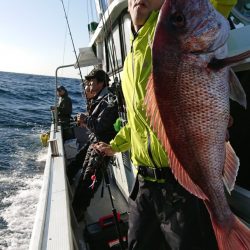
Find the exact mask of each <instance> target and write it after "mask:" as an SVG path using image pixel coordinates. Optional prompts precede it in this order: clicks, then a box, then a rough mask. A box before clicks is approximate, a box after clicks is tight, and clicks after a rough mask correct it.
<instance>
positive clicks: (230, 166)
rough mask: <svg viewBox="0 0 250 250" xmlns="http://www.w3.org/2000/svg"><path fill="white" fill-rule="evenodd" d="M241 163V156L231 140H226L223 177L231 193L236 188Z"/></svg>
mask: <svg viewBox="0 0 250 250" xmlns="http://www.w3.org/2000/svg"><path fill="white" fill-rule="evenodd" d="M239 165H240V161H239V158H238V157H237V155H236V154H235V152H234V150H233V148H232V146H231V144H230V143H229V142H226V161H225V166H224V169H223V173H222V179H223V182H224V185H225V187H226V189H227V191H228V192H229V193H231V191H232V190H233V189H234V185H235V180H236V176H237V173H238V170H239Z"/></svg>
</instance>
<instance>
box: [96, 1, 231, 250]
mask: <svg viewBox="0 0 250 250" xmlns="http://www.w3.org/2000/svg"><path fill="white" fill-rule="evenodd" d="M211 2H212V4H213V5H214V6H215V7H216V8H217V10H219V11H220V12H221V13H222V14H223V15H224V16H225V17H227V16H228V14H229V13H230V10H231V8H232V7H233V6H234V5H235V4H236V0H211ZM162 3H163V0H141V1H137V0H128V9H129V12H130V15H131V19H132V35H131V50H130V52H129V53H128V55H127V57H126V60H125V63H124V69H123V75H122V90H123V94H124V98H125V101H126V108H127V117H128V123H127V124H126V125H125V126H124V127H123V128H122V129H121V130H120V131H119V133H118V134H117V136H116V137H115V138H114V139H113V140H112V141H111V142H110V144H109V145H108V144H105V143H99V144H98V145H97V146H96V148H97V149H98V150H99V151H101V152H103V153H105V154H106V155H114V153H116V152H124V151H127V150H131V160H132V162H133V165H134V166H135V168H136V171H137V178H136V182H135V185H134V188H133V190H132V192H131V195H130V199H129V210H130V215H129V232H128V240H129V246H128V249H140V250H151V249H152V250H154V249H159V248H160V247H162V245H161V242H162V238H163V237H164V238H165V243H164V247H163V249H185V250H192V249H209V250H213V249H217V246H216V241H215V238H214V235H213V233H212V229H211V228H209V227H208V228H206V227H203V225H204V224H206V223H209V225H210V221H209V219H208V218H207V214H205V213H206V212H205V210H204V208H203V207H202V206H203V205H202V204H201V203H199V202H198V199H197V198H196V197H194V196H192V195H191V194H189V193H188V192H187V191H185V190H184V189H183V188H182V187H181V186H180V185H179V184H178V183H177V182H176V180H175V179H174V177H173V175H172V174H171V172H170V171H169V163H168V157H167V155H166V153H165V150H164V149H163V147H162V145H161V144H160V142H159V140H158V139H157V136H156V134H155V133H154V132H153V131H152V129H151V127H150V124H149V121H148V119H147V118H146V112H145V109H144V107H143V103H144V97H145V93H146V85H147V81H148V77H149V75H150V73H151V65H152V62H151V60H152V57H151V48H150V45H149V41H152V40H153V36H154V31H155V27H156V22H157V18H158V13H159V11H158V10H159V9H160V7H161V5H162ZM203 215H204V216H203ZM203 217H204V218H206V219H205V220H204V218H203ZM201 218H202V221H201ZM201 225H202V227H201ZM199 227H200V228H199ZM210 227H211V225H210ZM209 230H211V231H209Z"/></svg>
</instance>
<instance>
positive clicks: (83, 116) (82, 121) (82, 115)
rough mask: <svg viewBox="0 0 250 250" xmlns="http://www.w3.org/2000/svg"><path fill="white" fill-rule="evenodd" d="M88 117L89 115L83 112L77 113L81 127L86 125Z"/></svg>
mask: <svg viewBox="0 0 250 250" xmlns="http://www.w3.org/2000/svg"><path fill="white" fill-rule="evenodd" d="M86 117H87V116H86V115H85V114H83V113H81V114H77V116H76V121H77V124H78V126H79V127H86V123H85V119H86Z"/></svg>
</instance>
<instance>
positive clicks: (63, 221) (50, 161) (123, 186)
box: [29, 0, 250, 250]
mask: <svg viewBox="0 0 250 250" xmlns="http://www.w3.org/2000/svg"><path fill="white" fill-rule="evenodd" d="M95 4H96V10H97V13H98V16H99V22H98V23H95V22H91V23H89V25H88V27H89V31H90V34H91V39H90V42H89V47H86V48H80V49H79V55H78V57H77V62H76V63H74V64H72V65H66V66H62V67H59V68H58V69H57V70H56V77H57V73H58V71H59V70H60V68H63V67H72V66H74V67H86V66H95V67H98V68H102V69H104V70H105V71H106V72H108V73H109V75H110V78H111V79H112V81H111V82H112V83H113V86H114V88H115V90H116V93H117V98H118V100H119V106H120V109H119V115H120V117H121V120H122V121H123V122H125V121H126V113H125V110H126V107H125V104H124V102H123V99H122V95H121V90H120V73H121V71H122V67H123V62H124V59H125V56H126V54H127V52H128V51H129V49H130V42H129V34H130V16H129V14H128V12H127V0H113V1H112V0H109V1H108V3H107V1H95ZM229 21H230V24H231V26H232V30H231V33H230V38H229V40H228V47H229V55H235V54H237V53H239V52H243V51H246V50H250V6H249V3H248V1H247V0H239V1H238V4H237V5H236V6H235V8H234V9H233V11H232V14H231V16H230V19H229ZM233 70H234V71H235V73H236V74H237V76H238V77H239V79H240V81H241V84H242V86H243V88H244V90H245V92H246V94H247V96H250V85H249V83H248V82H247V81H249V79H250V60H249V59H248V60H245V61H244V62H242V63H241V64H238V65H235V66H234V67H233ZM55 82H56V84H55V89H56V88H57V80H56V81H55ZM56 103H57V99H56V98H55V104H56ZM55 106H56V105H55ZM231 107H232V110H231V114H232V116H233V118H234V126H233V127H232V128H230V141H231V144H232V146H233V148H234V149H235V151H236V153H237V155H238V156H239V158H240V160H241V166H240V170H239V174H238V177H237V182H236V186H235V188H234V190H233V191H232V193H231V195H228V201H229V204H230V206H231V208H232V210H233V211H234V213H235V214H236V215H237V216H238V217H239V218H240V219H241V220H242V221H243V222H244V223H245V224H246V225H248V226H249V227H250V210H249V207H250V182H249V174H248V166H249V165H250V159H249V157H248V155H249V153H248V151H249V148H250V145H249V143H250V130H249V123H250V120H249V119H250V118H249V117H250V108H247V110H244V109H242V108H241V107H239V106H238V105H237V104H235V103H233V102H232V104H231ZM52 114H53V119H52V124H51V128H50V134H49V141H48V143H49V144H48V153H47V160H46V164H45V170H44V176H43V185H42V189H41V194H40V199H39V203H38V207H37V213H36V217H35V223H34V227H33V231H32V237H31V241H30V247H29V249H30V250H40V249H58V250H63V249H65V250H69V249H106V248H101V247H99V248H98V247H95V246H93V245H91V244H92V243H93V242H92V243H91V240H89V239H88V235H86V234H84V229H85V230H86V228H88V229H89V231H91V232H92V233H93V235H95V237H96V238H95V239H96V242H97V241H103V240H104V241H105V240H106V243H107V245H106V247H107V249H125V247H126V244H123V243H122V247H123V248H121V241H122V242H125V241H126V230H127V199H128V196H129V192H130V190H131V187H132V183H133V180H134V177H135V175H134V172H133V166H132V163H131V161H130V155H129V152H126V153H119V154H116V155H115V157H114V161H113V163H112V164H110V165H109V182H108V183H107V182H106V187H105V188H106V191H104V198H102V199H101V198H100V192H101V191H100V190H99V191H100V192H99V191H98V192H97V193H96V195H95V198H94V199H93V200H92V202H91V205H90V207H89V208H88V210H87V215H86V218H85V221H84V222H83V223H77V222H76V220H75V218H74V214H73V212H72V208H71V199H72V190H73V187H72V186H70V185H69V183H68V180H67V177H66V174H65V168H66V166H67V164H68V163H69V162H70V161H71V160H72V159H73V158H74V157H75V155H76V153H77V150H78V149H79V145H82V144H83V143H84V142H85V141H86V140H87V136H86V130H84V129H81V128H78V127H74V128H73V129H74V133H75V137H76V138H75V139H72V140H69V141H65V142H64V143H63V140H62V131H61V127H60V125H59V124H58V122H57V114H56V110H55V111H54V112H52ZM109 191H111V192H109ZM114 211H116V213H117V214H118V215H119V216H117V217H119V221H118V230H117V225H115V223H117V221H115V220H114V213H113V212H114ZM110 225H111V226H110ZM119 227H120V234H121V233H122V235H119ZM107 228H109V229H108V233H107V235H108V236H107V235H106V236H105V237H106V238H105V237H104V236H103V234H105V233H103V232H104V231H105V230H106V229H107ZM110 228H111V229H110ZM121 231H122V232H121ZM124 237H125V238H124ZM104 238H105V239H104ZM96 242H94V243H96Z"/></svg>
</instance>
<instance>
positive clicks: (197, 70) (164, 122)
mask: <svg viewBox="0 0 250 250" xmlns="http://www.w3.org/2000/svg"><path fill="white" fill-rule="evenodd" d="M228 33H229V25H228V23H227V21H226V19H225V18H224V17H222V16H221V15H220V14H219V13H218V12H217V11H216V10H215V9H214V8H213V7H212V5H210V3H209V2H208V1H205V0H200V1H199V0H190V1H187V0H185V1H184V0H175V1H171V0H166V1H165V3H164V4H163V7H162V9H161V12H160V16H159V20H158V24H157V27H156V32H155V37H154V41H153V48H152V56H153V70H152V76H151V78H150V80H149V82H148V86H147V95H146V98H145V104H146V106H147V107H146V110H147V114H148V116H149V118H150V117H152V119H151V125H152V126H153V128H154V130H155V131H156V133H157V134H158V137H159V139H160V141H161V142H162V144H163V146H164V147H165V149H166V151H167V153H168V156H169V160H170V167H171V169H172V172H173V174H174V175H175V177H176V179H177V180H178V181H179V182H180V184H181V185H183V186H184V188H186V189H187V190H188V191H189V192H191V193H193V194H194V195H196V196H198V197H199V198H201V199H203V200H204V203H205V205H206V207H207V209H208V211H209V213H210V217H211V221H212V225H213V228H214V232H215V235H216V238H217V242H218V247H219V249H225V250H231V249H232V250H235V249H250V231H249V229H247V227H246V226H244V225H243V224H242V223H241V222H240V221H239V220H238V219H237V218H236V217H235V216H234V215H233V213H232V212H231V210H230V207H229V205H228V202H227V200H226V196H225V193H224V184H223V181H224V182H225V183H226V185H227V186H228V187H233V185H234V182H235V178H236V174H237V170H238V166H239V160H238V158H237V156H236V155H235V153H234V151H233V149H232V148H231V146H230V144H229V143H228V142H226V133H227V126H228V123H229V117H230V106H229V94H230V89H229V83H228V80H229V68H228V67H224V68H222V69H220V70H211V69H210V68H209V67H208V64H209V62H210V61H211V60H212V59H213V58H214V57H221V56H223V55H224V54H225V53H224V52H225V51H226V49H225V47H226V46H225V43H226V40H227V38H228ZM149 99H150V102H149V101H148V100H149ZM150 105H151V107H150ZM152 107H155V108H152ZM162 130H163V131H164V133H162Z"/></svg>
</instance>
